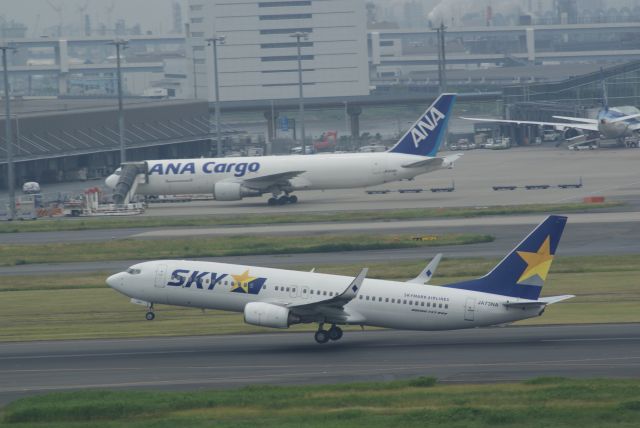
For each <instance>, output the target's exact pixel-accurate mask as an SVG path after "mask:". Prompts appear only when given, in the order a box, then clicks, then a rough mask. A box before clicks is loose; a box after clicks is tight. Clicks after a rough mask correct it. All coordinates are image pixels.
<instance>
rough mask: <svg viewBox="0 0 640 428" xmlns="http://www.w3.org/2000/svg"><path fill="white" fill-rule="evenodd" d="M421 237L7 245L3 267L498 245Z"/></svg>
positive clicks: (464, 237) (483, 238) (474, 237)
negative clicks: (33, 264) (423, 238)
mask: <svg viewBox="0 0 640 428" xmlns="http://www.w3.org/2000/svg"><path fill="white" fill-rule="evenodd" d="M414 238H415V235H410V234H388V235H366V234H341V235H333V234H327V235H324V234H319V235H312V236H262V235H261V236H246V235H243V236H228V237H213V238H211V237H210V238H199V239H193V238H180V239H157V240H155V239H154V240H134V239H123V240H116V241H107V242H102V243H100V244H96V243H92V242H81V243H77V242H74V243H48V244H25V245H1V246H0V265H2V266H15V265H24V264H32V263H64V262H70V261H74V262H89V261H104V260H127V259H139V258H145V259H154V258H196V257H216V256H240V255H250V254H290V253H315V252H336V251H363V250H381V249H396V248H416V247H437V246H442V245H465V244H477V243H483V242H491V241H493V239H494V238H493V237H492V236H491V235H479V234H444V235H433V236H430V237H429V238H430V239H426V240H416V239H414Z"/></svg>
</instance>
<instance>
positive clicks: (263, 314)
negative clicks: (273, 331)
mask: <svg viewBox="0 0 640 428" xmlns="http://www.w3.org/2000/svg"><path fill="white" fill-rule="evenodd" d="M244 322H246V323H247V324H253V325H259V326H261V327H272V328H288V327H289V326H290V325H291V324H297V323H299V322H300V319H299V318H298V317H297V316H295V315H293V314H292V313H291V311H289V309H287V308H284V307H282V306H278V305H273V304H271V303H263V302H251V303H247V305H246V306H245V307H244Z"/></svg>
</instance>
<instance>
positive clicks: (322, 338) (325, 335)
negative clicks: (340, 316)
mask: <svg viewBox="0 0 640 428" xmlns="http://www.w3.org/2000/svg"><path fill="white" fill-rule="evenodd" d="M313 338H314V339H315V340H316V342H318V343H327V342H328V341H329V332H328V331H326V330H318V331H316V334H314V336H313Z"/></svg>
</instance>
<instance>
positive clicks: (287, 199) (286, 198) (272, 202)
mask: <svg viewBox="0 0 640 428" xmlns="http://www.w3.org/2000/svg"><path fill="white" fill-rule="evenodd" d="M296 202H298V197H297V196H296V195H286V194H285V195H282V196H280V197H279V198H276V197H275V196H273V197H271V198H269V200H268V201H267V203H268V204H269V206H272V207H273V206H276V205H286V204H295V203H296Z"/></svg>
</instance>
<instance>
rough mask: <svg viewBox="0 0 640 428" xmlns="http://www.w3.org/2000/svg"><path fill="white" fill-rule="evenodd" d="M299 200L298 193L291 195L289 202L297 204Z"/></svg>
mask: <svg viewBox="0 0 640 428" xmlns="http://www.w3.org/2000/svg"><path fill="white" fill-rule="evenodd" d="M297 202H298V197H297V196H296V195H291V196H289V203H290V204H295V203H297Z"/></svg>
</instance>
